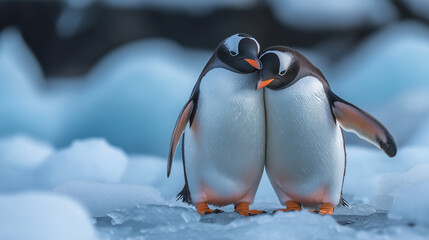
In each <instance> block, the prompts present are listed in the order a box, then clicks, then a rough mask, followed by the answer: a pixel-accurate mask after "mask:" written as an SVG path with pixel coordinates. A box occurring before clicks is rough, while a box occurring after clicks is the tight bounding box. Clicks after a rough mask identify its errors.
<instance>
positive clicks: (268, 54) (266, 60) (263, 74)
mask: <svg viewBox="0 0 429 240" xmlns="http://www.w3.org/2000/svg"><path fill="white" fill-rule="evenodd" d="M259 58H260V60H261V62H262V64H263V65H264V69H262V70H261V71H259V77H260V80H259V82H258V85H257V86H256V89H261V88H264V87H268V88H270V89H273V90H277V89H282V88H286V87H288V86H289V85H290V84H291V83H292V82H293V80H295V78H296V77H297V75H298V73H299V69H300V65H299V62H298V60H297V57H296V56H295V54H294V53H292V52H290V51H287V50H286V49H285V48H282V47H270V48H268V49H266V50H264V52H262V53H261V56H260V57H259Z"/></svg>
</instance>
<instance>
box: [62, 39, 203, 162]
mask: <svg viewBox="0 0 429 240" xmlns="http://www.w3.org/2000/svg"><path fill="white" fill-rule="evenodd" d="M208 59H209V55H208V54H207V53H206V52H201V51H195V50H194V51H189V50H185V49H183V48H182V47H180V46H178V45H176V44H174V43H172V42H169V41H165V40H146V41H143V42H136V43H131V44H128V45H126V46H124V47H121V48H120V49H118V50H116V51H114V52H112V53H110V54H109V55H108V56H106V57H105V58H104V59H103V60H101V61H100V63H99V64H97V66H96V67H94V69H93V70H92V71H91V72H90V73H89V74H88V75H87V76H85V80H84V82H85V84H84V86H82V90H80V91H79V95H78V96H76V97H78V99H77V102H81V103H82V104H79V105H76V106H72V111H73V112H74V113H75V114H74V116H73V117H72V118H71V119H69V123H70V127H69V128H68V129H67V130H68V131H67V132H66V133H65V134H64V135H65V138H66V141H68V140H71V139H76V138H87V137H91V136H101V135H102V136H104V137H105V138H106V139H107V140H108V141H109V142H111V143H112V144H114V145H117V146H119V147H121V148H123V149H124V150H126V151H127V152H144V153H146V154H151V155H160V156H164V157H166V155H167V151H166V150H165V149H168V147H169V143H170V137H171V136H170V135H171V131H172V129H173V128H174V124H175V121H176V118H177V115H178V114H179V112H180V110H181V108H182V107H183V104H184V103H185V102H186V100H187V99H188V97H189V94H190V93H191V91H192V87H193V85H194V84H195V81H196V79H197V78H198V75H199V74H200V71H201V69H202V68H203V67H204V64H205V62H207V60H208ZM76 94H77V93H76ZM167 99H168V101H167ZM131 128H132V130H131V131H130V129H131Z"/></svg>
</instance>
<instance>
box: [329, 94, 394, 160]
mask: <svg viewBox="0 0 429 240" xmlns="http://www.w3.org/2000/svg"><path fill="white" fill-rule="evenodd" d="M328 97H329V100H330V103H331V110H332V114H333V116H334V117H335V119H336V121H337V122H338V123H339V124H340V125H341V127H342V128H343V129H344V130H346V131H349V132H354V133H355V134H357V135H358V136H359V137H360V138H362V139H364V140H366V141H368V142H370V143H372V144H373V145H375V146H376V147H378V148H380V149H382V150H383V151H384V152H385V153H386V154H387V155H388V156H389V157H394V156H395V155H396V152H397V147H396V143H395V139H394V138H393V136H392V135H391V134H390V133H389V131H388V130H387V129H386V127H384V126H383V124H381V123H380V122H379V121H378V120H377V119H375V118H374V117H373V116H371V115H370V114H369V113H367V112H365V111H363V110H362V109H360V108H358V107H356V106H355V105H353V104H351V103H349V102H346V101H345V100H343V99H341V98H340V97H338V96H337V95H335V94H334V93H333V92H332V91H331V90H329V91H328Z"/></svg>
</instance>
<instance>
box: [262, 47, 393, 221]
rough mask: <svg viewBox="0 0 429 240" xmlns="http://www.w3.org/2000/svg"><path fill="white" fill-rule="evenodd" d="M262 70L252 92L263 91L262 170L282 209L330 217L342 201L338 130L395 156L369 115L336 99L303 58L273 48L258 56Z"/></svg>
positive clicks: (288, 50)
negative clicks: (264, 114)
mask: <svg viewBox="0 0 429 240" xmlns="http://www.w3.org/2000/svg"><path fill="white" fill-rule="evenodd" d="M260 60H261V62H262V64H263V66H264V69H262V70H261V71H260V72H259V77H260V80H259V82H258V84H257V85H256V89H264V100H265V110H266V137H267V140H266V165H265V167H266V172H267V175H268V177H269V179H270V182H271V185H272V186H273V188H274V190H275V192H276V194H277V197H278V199H279V201H280V202H281V204H282V205H286V208H285V209H279V210H276V211H283V212H288V211H299V210H301V209H302V206H306V207H307V206H308V207H318V206H320V207H319V209H318V210H315V209H312V211H314V212H316V213H319V214H322V215H326V214H329V215H332V214H333V212H334V208H335V207H336V206H338V205H347V202H346V201H345V200H344V199H343V198H342V189H343V183H344V176H345V168H346V152H345V145H344V137H343V132H342V129H343V130H346V131H350V132H354V133H355V134H357V135H358V136H359V137H360V138H362V139H364V140H366V141H368V142H369V143H371V144H373V145H375V146H376V147H378V148H379V149H382V150H383V151H384V152H385V153H386V154H387V155H388V156H389V157H394V156H395V155H396V152H397V147H396V143H395V140H394V138H393V137H392V135H391V134H390V133H389V131H388V130H387V129H386V128H385V127H384V126H383V125H382V124H381V123H380V122H379V121H378V120H377V119H375V118H374V117H373V116H371V115H370V114H368V113H367V112H365V111H363V110H361V109H360V108H358V107H357V106H355V105H353V104H351V103H349V102H347V101H345V100H343V99H341V98H340V97H338V96H337V95H335V94H334V93H333V92H332V90H331V88H330V86H329V84H328V82H327V80H326V78H325V77H324V75H323V74H322V72H321V71H320V70H319V69H318V68H317V67H315V66H314V65H313V64H312V63H311V62H310V61H309V60H308V59H307V58H306V57H305V56H304V55H302V54H301V53H299V52H298V51H295V50H293V49H291V48H288V47H284V46H274V47H270V48H268V49H266V50H264V51H263V52H262V53H261V54H260Z"/></svg>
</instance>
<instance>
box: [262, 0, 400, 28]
mask: <svg viewBox="0 0 429 240" xmlns="http://www.w3.org/2000/svg"><path fill="white" fill-rule="evenodd" d="M268 3H269V4H270V5H271V9H272V11H273V13H274V15H275V16H276V17H277V19H278V20H279V21H280V22H282V23H283V24H285V25H287V26H289V27H294V28H299V29H306V30H331V31H332V30H333V29H347V28H356V27H359V26H362V25H372V26H374V25H375V26H377V25H382V24H386V23H388V22H390V21H392V20H393V19H395V18H396V15H397V13H396V10H395V8H394V7H393V6H392V5H391V4H390V3H389V1H386V0H382V1H381V0H379V1H372V0H353V1H350V0H349V1H347V2H338V1H335V0H323V1H321V0H301V1H294V0H269V1H268Z"/></svg>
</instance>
